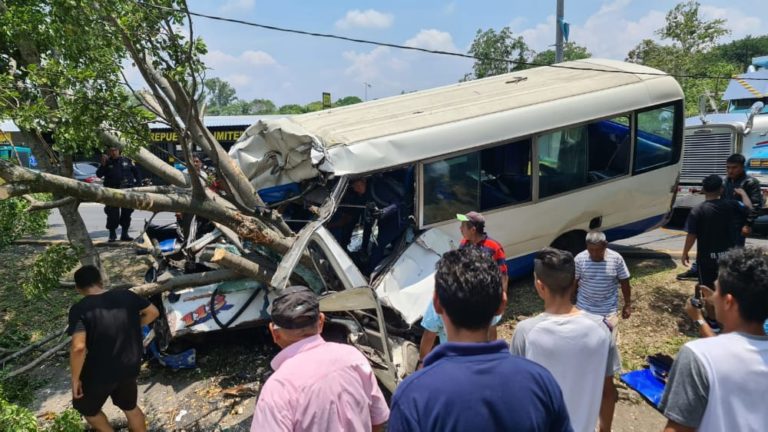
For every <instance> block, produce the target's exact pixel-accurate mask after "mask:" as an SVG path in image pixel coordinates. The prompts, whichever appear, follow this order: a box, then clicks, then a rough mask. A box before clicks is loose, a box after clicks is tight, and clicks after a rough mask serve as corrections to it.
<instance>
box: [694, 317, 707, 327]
mask: <svg viewBox="0 0 768 432" xmlns="http://www.w3.org/2000/svg"><path fill="white" fill-rule="evenodd" d="M706 323H707V322H706V321H704V320H703V319H698V320H696V324H697V325H698V326H699V327H703V326H704V324H706Z"/></svg>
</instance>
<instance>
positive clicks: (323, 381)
mask: <svg viewBox="0 0 768 432" xmlns="http://www.w3.org/2000/svg"><path fill="white" fill-rule="evenodd" d="M272 366H273V368H274V369H275V373H274V374H273V375H272V376H271V377H270V378H269V379H268V380H267V382H266V384H265V385H264V388H263V389H262V392H261V394H260V395H259V401H258V403H257V405H256V412H255V413H254V418H253V423H252V426H251V430H252V431H361V430H371V425H372V424H373V425H375V424H381V423H384V422H385V421H386V419H387V417H388V414H389V411H388V409H387V405H386V401H384V398H383V396H382V394H381V391H380V390H379V388H378V383H377V382H376V378H375V376H374V375H373V371H372V370H371V366H370V364H369V363H368V361H367V360H366V359H365V357H364V356H363V355H362V354H361V353H360V352H359V351H358V350H357V349H355V348H354V347H352V346H349V345H342V344H337V343H331V342H325V341H324V340H323V339H322V337H321V336H319V335H316V336H312V337H309V338H306V339H303V340H302V341H299V342H296V343H294V344H292V345H290V346H288V347H287V348H285V349H283V351H281V352H280V353H279V354H278V355H277V356H276V357H275V359H274V360H273V361H272Z"/></svg>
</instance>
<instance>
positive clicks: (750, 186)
mask: <svg viewBox="0 0 768 432" xmlns="http://www.w3.org/2000/svg"><path fill="white" fill-rule="evenodd" d="M742 187H743V188H744V191H745V192H746V194H747V195H748V196H749V200H750V202H751V203H752V207H751V209H750V211H749V214H748V215H747V221H746V224H745V225H744V228H743V229H742V234H744V235H749V234H751V233H752V224H754V223H755V219H757V216H759V214H760V209H762V208H763V193H762V191H761V190H760V182H758V181H757V180H755V179H754V178H749V179H747V180H746V181H745V182H744V183H743V184H742ZM744 231H747V232H746V233H744Z"/></svg>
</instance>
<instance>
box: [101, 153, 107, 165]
mask: <svg viewBox="0 0 768 432" xmlns="http://www.w3.org/2000/svg"><path fill="white" fill-rule="evenodd" d="M106 164H107V155H105V154H103V155H101V165H102V166H105V165H106Z"/></svg>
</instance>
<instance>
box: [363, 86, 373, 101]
mask: <svg viewBox="0 0 768 432" xmlns="http://www.w3.org/2000/svg"><path fill="white" fill-rule="evenodd" d="M363 85H364V87H365V100H366V101H368V89H369V88H370V87H371V85H370V84H368V83H367V82H364V83H363Z"/></svg>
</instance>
